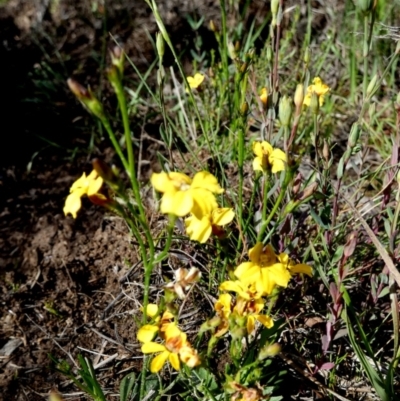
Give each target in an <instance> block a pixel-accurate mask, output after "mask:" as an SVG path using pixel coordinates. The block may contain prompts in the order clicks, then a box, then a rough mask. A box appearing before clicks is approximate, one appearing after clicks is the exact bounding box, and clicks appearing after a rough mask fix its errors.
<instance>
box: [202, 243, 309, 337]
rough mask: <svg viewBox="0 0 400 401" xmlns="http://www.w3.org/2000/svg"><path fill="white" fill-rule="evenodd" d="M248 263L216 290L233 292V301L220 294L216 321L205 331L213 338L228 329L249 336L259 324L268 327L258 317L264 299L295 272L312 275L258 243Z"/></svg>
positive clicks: (265, 320) (264, 317) (269, 323)
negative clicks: (257, 323) (234, 294)
mask: <svg viewBox="0 0 400 401" xmlns="http://www.w3.org/2000/svg"><path fill="white" fill-rule="evenodd" d="M249 258H250V261H249V262H244V263H242V264H240V265H239V266H238V267H237V268H236V270H235V271H234V275H235V276H236V278H237V280H235V281H225V282H223V283H222V284H221V285H220V287H219V289H220V290H221V291H228V292H234V293H236V299H235V300H234V299H233V297H232V296H231V295H230V294H228V293H222V294H220V296H219V298H218V300H217V302H216V304H215V307H214V308H215V311H216V315H217V316H216V319H214V321H213V322H212V324H211V326H210V322H208V323H206V325H205V326H204V328H205V329H209V328H211V327H213V328H215V332H214V336H215V337H220V336H222V335H224V334H225V333H226V332H228V330H229V331H230V333H231V335H233V336H244V335H245V334H251V333H252V332H253V331H254V328H255V322H256V321H258V322H259V323H261V324H262V325H264V326H265V327H267V328H270V327H272V326H273V320H272V318H271V317H269V316H267V315H263V314H261V311H262V309H263V308H264V304H265V301H264V299H263V297H264V296H269V295H271V293H272V291H273V290H274V289H275V287H277V286H279V287H287V285H288V283H289V280H290V278H291V277H292V275H294V274H296V273H303V274H307V275H309V276H311V275H312V269H311V267H310V266H308V265H306V264H295V263H294V262H293V261H292V260H291V259H290V258H289V256H288V255H287V254H286V253H280V254H278V255H277V254H275V252H274V250H273V248H272V246H271V245H266V246H263V244H262V243H261V242H259V243H257V244H256V246H255V247H254V248H252V249H250V251H249Z"/></svg>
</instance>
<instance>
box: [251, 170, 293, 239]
mask: <svg viewBox="0 0 400 401" xmlns="http://www.w3.org/2000/svg"><path fill="white" fill-rule="evenodd" d="M289 176H290V174H288V173H287V172H286V173H285V181H284V183H283V185H282V188H281V191H280V192H279V195H278V198H277V200H276V202H275V204H274V206H273V207H272V210H271V212H270V214H269V215H268V217H267V218H266V219H265V220H264V221H263V222H262V223H261V227H260V232H259V233H258V236H257V242H262V238H263V235H264V233H265V230H266V229H267V227H268V224H269V223H270V222H271V220H272V219H273V217H274V216H275V214H276V212H277V210H278V208H279V206H280V204H281V202H282V200H283V198H284V197H285V194H286V189H287V186H288V184H289V179H288V178H289Z"/></svg>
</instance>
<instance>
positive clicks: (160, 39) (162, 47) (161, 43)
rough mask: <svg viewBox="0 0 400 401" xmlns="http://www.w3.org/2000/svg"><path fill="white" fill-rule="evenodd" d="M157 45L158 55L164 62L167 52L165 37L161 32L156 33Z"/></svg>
mask: <svg viewBox="0 0 400 401" xmlns="http://www.w3.org/2000/svg"><path fill="white" fill-rule="evenodd" d="M156 47H157V53H158V57H159V59H160V61H161V62H162V59H163V57H164V53H165V44H164V38H163V36H162V35H161V33H160V32H157V34H156Z"/></svg>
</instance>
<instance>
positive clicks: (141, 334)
mask: <svg viewBox="0 0 400 401" xmlns="http://www.w3.org/2000/svg"><path fill="white" fill-rule="evenodd" d="M157 331H158V327H157V326H154V325H151V324H145V325H144V326H142V327H141V328H140V329H139V331H138V332H137V339H138V340H139V341H140V342H141V343H149V342H151V341H152V340H153V338H154V336H155V335H156V333H157Z"/></svg>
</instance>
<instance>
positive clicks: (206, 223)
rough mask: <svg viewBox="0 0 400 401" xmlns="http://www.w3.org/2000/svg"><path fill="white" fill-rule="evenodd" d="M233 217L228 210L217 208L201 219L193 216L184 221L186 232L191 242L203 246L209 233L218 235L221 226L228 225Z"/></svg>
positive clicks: (233, 213) (233, 214) (231, 211)
mask: <svg viewBox="0 0 400 401" xmlns="http://www.w3.org/2000/svg"><path fill="white" fill-rule="evenodd" d="M234 217H235V212H234V211H233V210H232V209H230V208H228V207H224V208H217V209H214V210H212V211H210V212H209V213H207V214H204V215H203V216H202V217H201V219H199V218H197V217H196V216H195V215H194V214H192V215H191V216H189V217H188V218H187V219H186V220H185V225H186V232H187V233H188V235H189V238H190V239H191V240H192V241H199V242H200V243H202V244H204V243H205V242H206V241H207V240H208V239H209V238H210V235H211V233H212V232H213V233H215V234H217V235H218V234H220V233H221V228H220V227H222V226H225V225H227V224H229V223H230V222H231V221H232V220H233V218H234Z"/></svg>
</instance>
